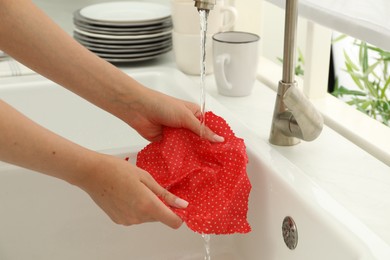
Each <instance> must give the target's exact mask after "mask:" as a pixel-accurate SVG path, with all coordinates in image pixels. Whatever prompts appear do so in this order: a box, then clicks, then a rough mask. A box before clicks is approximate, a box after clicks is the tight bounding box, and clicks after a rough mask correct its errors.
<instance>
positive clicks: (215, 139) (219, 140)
mask: <svg viewBox="0 0 390 260" xmlns="http://www.w3.org/2000/svg"><path fill="white" fill-rule="evenodd" d="M213 140H214V141H215V142H219V143H222V142H223V141H225V138H223V137H222V136H219V135H214V136H213Z"/></svg>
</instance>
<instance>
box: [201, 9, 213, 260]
mask: <svg viewBox="0 0 390 260" xmlns="http://www.w3.org/2000/svg"><path fill="white" fill-rule="evenodd" d="M208 16H209V10H202V9H201V10H199V17H200V112H201V117H200V123H201V127H200V137H204V134H205V122H206V83H205V79H206V38H207V18H208ZM202 238H203V241H204V247H205V257H204V260H211V255H210V238H211V237H210V235H207V234H202Z"/></svg>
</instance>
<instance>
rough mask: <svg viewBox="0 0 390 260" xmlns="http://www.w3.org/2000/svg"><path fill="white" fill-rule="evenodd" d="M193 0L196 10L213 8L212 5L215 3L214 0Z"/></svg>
mask: <svg viewBox="0 0 390 260" xmlns="http://www.w3.org/2000/svg"><path fill="white" fill-rule="evenodd" d="M194 1H195V7H196V8H198V10H207V11H209V10H212V9H213V8H214V5H215V4H216V0H194Z"/></svg>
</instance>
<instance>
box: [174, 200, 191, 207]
mask: <svg viewBox="0 0 390 260" xmlns="http://www.w3.org/2000/svg"><path fill="white" fill-rule="evenodd" d="M175 204H176V206H177V207H179V208H182V209H184V208H187V206H188V201H186V200H183V199H181V198H176V200H175Z"/></svg>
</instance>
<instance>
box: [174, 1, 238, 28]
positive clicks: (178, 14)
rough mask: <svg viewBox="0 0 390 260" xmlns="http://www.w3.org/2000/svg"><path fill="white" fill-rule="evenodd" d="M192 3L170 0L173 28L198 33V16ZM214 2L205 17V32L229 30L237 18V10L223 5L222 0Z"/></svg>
mask: <svg viewBox="0 0 390 260" xmlns="http://www.w3.org/2000/svg"><path fill="white" fill-rule="evenodd" d="M194 3H195V2H194V1H193V0H192V1H186V0H172V1H171V9H172V10H171V11H172V22H173V30H175V31H176V32H179V33H186V34H199V33H200V18H199V13H198V10H197V9H196V7H195V6H194ZM216 3H217V4H216V5H215V6H214V8H213V10H211V11H210V12H209V16H208V19H207V21H208V22H207V32H208V33H210V34H214V33H216V32H222V31H226V30H231V29H232V27H233V26H234V24H235V22H236V20H237V10H236V9H235V8H234V7H232V6H227V5H225V4H224V1H222V0H217V2H216Z"/></svg>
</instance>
